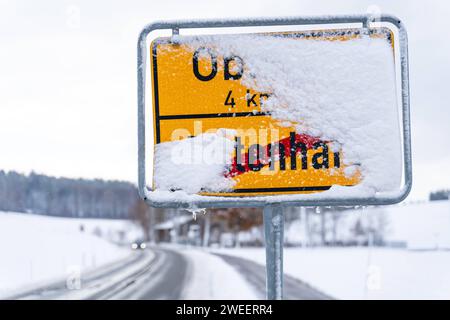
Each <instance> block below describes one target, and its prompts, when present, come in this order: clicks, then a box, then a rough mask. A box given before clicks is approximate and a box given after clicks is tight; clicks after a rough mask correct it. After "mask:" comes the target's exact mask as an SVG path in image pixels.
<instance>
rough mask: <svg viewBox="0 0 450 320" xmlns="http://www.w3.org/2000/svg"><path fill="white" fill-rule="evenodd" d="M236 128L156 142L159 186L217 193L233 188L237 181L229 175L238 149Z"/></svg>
mask: <svg viewBox="0 0 450 320" xmlns="http://www.w3.org/2000/svg"><path fill="white" fill-rule="evenodd" d="M233 134H234V131H233V130H226V129H219V130H217V132H214V133H204V134H201V135H198V136H196V137H193V138H187V139H183V140H176V141H171V142H163V143H159V144H157V145H156V150H155V175H154V183H155V187H156V189H161V190H183V191H184V192H186V193H190V194H191V193H198V192H200V191H210V192H217V191H223V190H227V189H230V188H231V187H232V186H233V184H234V181H233V180H232V179H229V178H225V176H224V174H225V170H226V167H227V165H229V164H230V163H231V159H232V156H233V151H234V140H233V139H232V138H233Z"/></svg>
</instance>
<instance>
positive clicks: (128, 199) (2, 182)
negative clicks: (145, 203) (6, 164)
mask: <svg viewBox="0 0 450 320" xmlns="http://www.w3.org/2000/svg"><path fill="white" fill-rule="evenodd" d="M137 201H138V193H137V189H136V187H135V186H134V185H133V184H132V183H129V182H122V181H105V180H99V179H95V180H87V179H68V178H55V177H50V176H46V175H42V174H36V173H33V172H32V173H31V174H29V175H24V174H21V173H17V172H14V171H9V172H5V171H3V170H0V211H15V212H29V213H37V214H44V215H51V216H61V217H80V218H81V217H83V218H109V219H124V218H129V215H130V209H131V208H133V206H135V205H136V203H137Z"/></svg>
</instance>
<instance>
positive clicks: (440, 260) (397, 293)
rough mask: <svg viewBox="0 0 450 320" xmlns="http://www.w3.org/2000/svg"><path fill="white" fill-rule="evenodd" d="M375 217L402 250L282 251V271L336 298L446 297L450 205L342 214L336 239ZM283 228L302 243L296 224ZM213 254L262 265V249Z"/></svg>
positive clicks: (427, 204) (449, 268)
mask: <svg viewBox="0 0 450 320" xmlns="http://www.w3.org/2000/svg"><path fill="white" fill-rule="evenodd" d="M377 215H383V216H384V222H385V224H386V234H385V240H386V242H388V243H397V244H398V243H402V244H403V245H404V246H405V247H404V248H397V249H395V248H372V249H370V248H367V247H341V248H339V247H336V248H326V247H316V248H285V251H284V270H285V272H286V273H287V274H289V275H291V276H294V277H297V278H299V279H301V280H303V281H306V282H308V283H309V284H311V285H312V286H313V287H316V288H318V289H320V290H322V291H323V292H325V293H327V294H329V295H331V296H333V297H336V298H339V299H365V298H368V299H418V298H421V299H450V250H449V249H450V201H435V202H423V203H410V204H400V205H396V206H386V207H378V208H367V209H363V210H356V211H348V212H344V213H343V216H342V218H341V219H340V222H339V234H338V237H340V238H342V239H345V237H346V236H348V235H347V233H349V232H351V231H350V230H351V227H352V226H353V225H354V223H355V221H356V219H360V218H364V219H363V222H364V223H367V221H366V220H367V219H371V218H373V217H375V216H377ZM286 229H287V230H286V231H287V232H286V233H287V238H288V239H287V240H289V238H290V240H291V242H299V243H302V242H303V241H305V229H304V226H303V225H302V223H301V221H300V220H298V221H297V220H296V221H295V223H293V224H291V225H287V226H286ZM296 235H297V236H298V239H294V238H295V236H296ZM293 240H298V241H293ZM217 250H219V252H221V253H227V254H231V255H237V256H240V257H243V258H247V259H251V260H254V261H256V262H258V263H261V264H265V253H264V249H263V248H258V249H247V248H241V249H217Z"/></svg>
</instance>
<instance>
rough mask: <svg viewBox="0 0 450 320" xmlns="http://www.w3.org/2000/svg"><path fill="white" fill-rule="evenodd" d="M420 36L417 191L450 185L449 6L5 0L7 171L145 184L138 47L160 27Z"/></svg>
mask: <svg viewBox="0 0 450 320" xmlns="http://www.w3.org/2000/svg"><path fill="white" fill-rule="evenodd" d="M374 5H376V6H378V7H379V8H380V10H381V12H384V13H392V14H395V15H397V16H399V17H400V18H401V19H402V20H403V21H404V22H405V24H406V27H407V29H408V33H409V51H410V77H411V78H410V79H411V109H412V133H413V161H414V188H413V192H412V194H411V196H410V198H411V199H419V198H426V197H427V195H428V192H429V191H430V190H434V189H438V188H444V187H446V188H449V187H450V139H449V137H450V105H449V104H450V102H449V101H450V99H449V98H450V97H449V93H450V89H448V88H447V87H448V84H449V83H450V43H449V41H448V39H449V37H448V32H449V29H450V20H449V19H448V17H449V16H450V2H448V1H445V0H442V1H419V0H416V1H411V0H404V1H403V0H399V1H393V0H386V1H364V0H355V1H335V0H330V1H320V0H314V1H301V0H276V1H275V0H272V1H268V0H254V1H242V0H237V1H236V0H227V1H211V0H198V1H181V0H180V1H175V0H165V1H149V0H146V1H121V2H119V1H103V0H102V1H95V2H94V1H85V0H71V1H61V0H59V1H39V2H38V1H31V0H28V1H17V0H16V1H4V0H0V40H1V42H0V169H6V170H18V171H22V172H29V171H30V170H34V171H37V172H42V173H46V174H51V175H56V176H68V177H88V178H93V177H100V178H107V179H123V180H128V181H132V182H136V181H137V127H136V125H137V119H136V118H137V112H136V110H137V106H136V40H137V36H138V34H139V31H140V30H141V29H142V27H143V26H144V25H145V24H147V23H149V22H151V21H153V20H164V19H170V20H171V19H180V18H183V19H196V18H223V17H246V16H248V17H255V16H287V15H321V14H345V13H365V12H367V10H368V8H369V7H370V6H374Z"/></svg>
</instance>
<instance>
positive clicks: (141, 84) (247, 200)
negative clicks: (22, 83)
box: [137, 15, 412, 208]
mask: <svg viewBox="0 0 450 320" xmlns="http://www.w3.org/2000/svg"><path fill="white" fill-rule="evenodd" d="M375 18H376V19H374V17H373V16H371V15H345V16H320V17H286V18H258V19H236V20H202V21H172V22H170V21H166V22H164V21H161V22H153V23H150V24H149V25H147V26H145V27H144V29H143V30H142V31H141V33H140V35H139V40H138V47H137V49H138V55H137V58H138V59H137V60H138V63H137V76H138V144H139V145H138V177H139V180H138V186H139V194H140V196H141V197H142V199H144V200H145V201H146V202H147V203H148V204H149V205H150V206H153V207H161V208H163V207H164V208H239V207H264V206H267V205H281V206H356V205H386V204H394V203H398V202H401V201H402V200H404V199H405V198H406V197H407V196H408V194H409V192H410V190H411V186H412V160H411V128H410V108H409V65H408V38H407V33H406V29H405V26H404V25H403V23H402V21H401V20H400V19H398V18H397V17H395V16H392V15H380V16H377V17H375ZM373 22H384V23H390V24H392V25H393V26H395V27H396V28H397V30H398V35H399V36H398V39H397V41H398V42H399V49H400V73H401V74H400V76H401V106H402V123H403V132H402V133H403V162H404V164H403V168H404V173H403V175H404V185H403V186H402V188H401V189H399V190H398V191H395V192H390V193H384V194H376V195H375V196H373V197H366V198H358V197H357V198H331V197H330V198H325V197H321V198H320V199H319V198H318V199H305V200H298V199H293V200H286V201H283V202H281V203H280V201H279V200H276V197H277V196H275V197H273V196H266V197H264V198H261V197H258V199H255V198H254V197H227V198H226V199H224V197H214V196H203V197H202V198H204V199H205V200H199V201H194V202H191V201H154V200H152V199H151V198H152V197H151V193H152V191H151V190H149V189H148V187H147V184H146V171H145V167H146V161H145V155H146V151H145V150H146V149H145V146H146V141H145V136H146V131H145V130H146V121H145V98H146V95H145V93H146V88H145V87H146V81H145V79H146V74H147V72H149V70H147V63H146V61H147V55H148V48H147V46H148V45H147V36H148V35H149V34H150V33H151V32H152V31H155V30H172V33H173V34H178V32H179V30H180V29H196V28H197V29H198V28H236V27H267V26H289V25H293V26H294V25H297V26H300V25H302V26H306V25H327V24H333V25H336V24H354V23H361V24H362V27H363V28H370V24H371V23H373ZM271 197H272V198H274V200H272V199H271Z"/></svg>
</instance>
